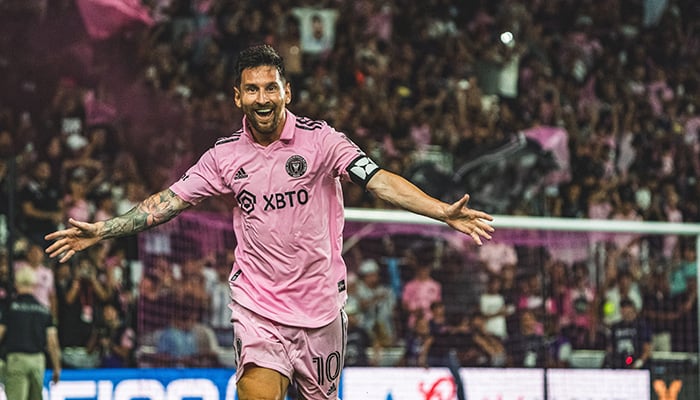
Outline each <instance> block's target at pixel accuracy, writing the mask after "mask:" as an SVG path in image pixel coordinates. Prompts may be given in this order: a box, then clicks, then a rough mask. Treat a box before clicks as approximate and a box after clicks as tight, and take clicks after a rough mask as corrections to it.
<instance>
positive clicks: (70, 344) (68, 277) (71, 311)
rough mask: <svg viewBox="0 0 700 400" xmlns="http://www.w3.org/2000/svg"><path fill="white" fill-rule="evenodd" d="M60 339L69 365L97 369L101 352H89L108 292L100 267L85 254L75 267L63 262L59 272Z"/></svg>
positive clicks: (57, 280)
mask: <svg viewBox="0 0 700 400" xmlns="http://www.w3.org/2000/svg"><path fill="white" fill-rule="evenodd" d="M56 275H57V276H56V296H57V298H58V320H59V324H60V325H59V330H58V335H59V341H60V343H61V348H62V350H63V354H62V355H63V365H64V366H65V367H66V368H95V367H96V366H98V365H99V362H100V360H99V354H97V353H89V352H88V349H87V346H88V342H89V340H90V336H91V334H92V330H93V327H94V326H95V323H96V321H95V319H96V318H99V316H100V315H101V310H102V302H104V301H107V300H108V299H109V296H108V292H107V290H106V289H105V287H104V286H103V285H102V283H101V282H100V280H99V279H98V271H97V267H96V266H95V265H94V264H93V262H92V260H91V259H90V258H89V257H88V256H85V257H82V258H80V259H79V260H78V264H77V265H76V267H75V268H74V269H72V268H71V266H70V265H68V264H60V265H59V266H58V272H57V274H56Z"/></svg>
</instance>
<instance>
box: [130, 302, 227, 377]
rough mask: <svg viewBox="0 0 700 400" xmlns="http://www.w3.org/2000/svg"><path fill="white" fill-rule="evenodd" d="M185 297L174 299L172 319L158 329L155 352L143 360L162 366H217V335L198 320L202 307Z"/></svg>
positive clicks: (200, 316)
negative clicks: (191, 302) (194, 304)
mask: <svg viewBox="0 0 700 400" xmlns="http://www.w3.org/2000/svg"><path fill="white" fill-rule="evenodd" d="M183 300H184V299H173V302H176V303H177V305H176V306H175V307H174V312H173V313H172V315H171V318H170V322H169V323H168V325H167V326H166V327H165V328H163V329H161V330H159V331H157V333H156V339H155V346H156V353H155V354H152V355H149V356H147V357H145V358H144V360H143V361H144V362H153V363H154V366H159V367H188V368H207V367H208V368H212V367H216V366H217V365H218V363H219V361H218V355H217V351H218V345H217V343H216V335H215V334H214V332H213V331H212V329H211V328H210V327H208V326H206V325H204V324H202V323H200V322H198V321H200V320H201V318H202V312H203V310H202V309H201V308H197V307H196V306H195V307H192V306H191V305H190V304H189V303H188V302H186V301H183Z"/></svg>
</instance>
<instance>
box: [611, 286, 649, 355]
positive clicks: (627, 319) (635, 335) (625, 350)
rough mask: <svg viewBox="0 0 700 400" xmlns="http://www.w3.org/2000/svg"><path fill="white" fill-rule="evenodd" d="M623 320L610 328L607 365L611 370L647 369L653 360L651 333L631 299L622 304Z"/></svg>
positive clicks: (623, 301) (624, 300)
mask: <svg viewBox="0 0 700 400" xmlns="http://www.w3.org/2000/svg"><path fill="white" fill-rule="evenodd" d="M620 308H621V313H622V319H621V320H620V321H618V322H616V323H614V324H613V325H612V326H611V327H610V338H609V344H608V348H607V354H606V357H607V365H608V366H609V367H611V368H634V369H639V368H645V367H648V364H647V363H648V362H649V359H650V358H651V331H650V330H649V327H648V326H647V325H646V322H645V321H644V320H642V319H641V318H638V313H637V308H636V305H635V304H634V303H633V302H632V301H631V300H629V299H623V300H622V301H621V302H620Z"/></svg>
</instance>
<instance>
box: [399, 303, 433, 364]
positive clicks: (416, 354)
mask: <svg viewBox="0 0 700 400" xmlns="http://www.w3.org/2000/svg"><path fill="white" fill-rule="evenodd" d="M433 340H434V339H433V337H432V336H431V334H430V320H429V319H428V318H426V317H425V316H423V315H420V314H419V315H417V316H416V323H415V324H414V325H413V329H410V330H409V331H408V333H407V335H406V352H405V354H404V363H405V365H406V366H407V367H423V368H425V367H427V366H428V352H429V350H430V347H431V345H432V342H433Z"/></svg>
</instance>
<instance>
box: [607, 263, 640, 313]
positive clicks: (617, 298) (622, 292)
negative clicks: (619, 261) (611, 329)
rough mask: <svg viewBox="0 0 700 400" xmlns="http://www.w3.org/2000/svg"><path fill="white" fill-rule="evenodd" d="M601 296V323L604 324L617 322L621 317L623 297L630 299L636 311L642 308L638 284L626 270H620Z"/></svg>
mask: <svg viewBox="0 0 700 400" xmlns="http://www.w3.org/2000/svg"><path fill="white" fill-rule="evenodd" d="M604 296H605V297H604V298H603V323H604V324H605V325H606V326H612V324H614V323H616V322H619V321H620V320H621V319H622V310H621V307H620V305H621V304H622V300H623V299H628V300H630V301H632V303H633V304H634V306H635V308H636V309H637V312H641V310H642V296H641V294H640V292H639V286H638V285H637V283H636V282H635V281H634V278H633V277H632V274H631V273H629V272H628V271H620V272H619V273H618V274H617V279H616V280H615V281H613V282H611V285H610V286H609V287H608V288H607V290H606V291H605V294H604Z"/></svg>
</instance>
